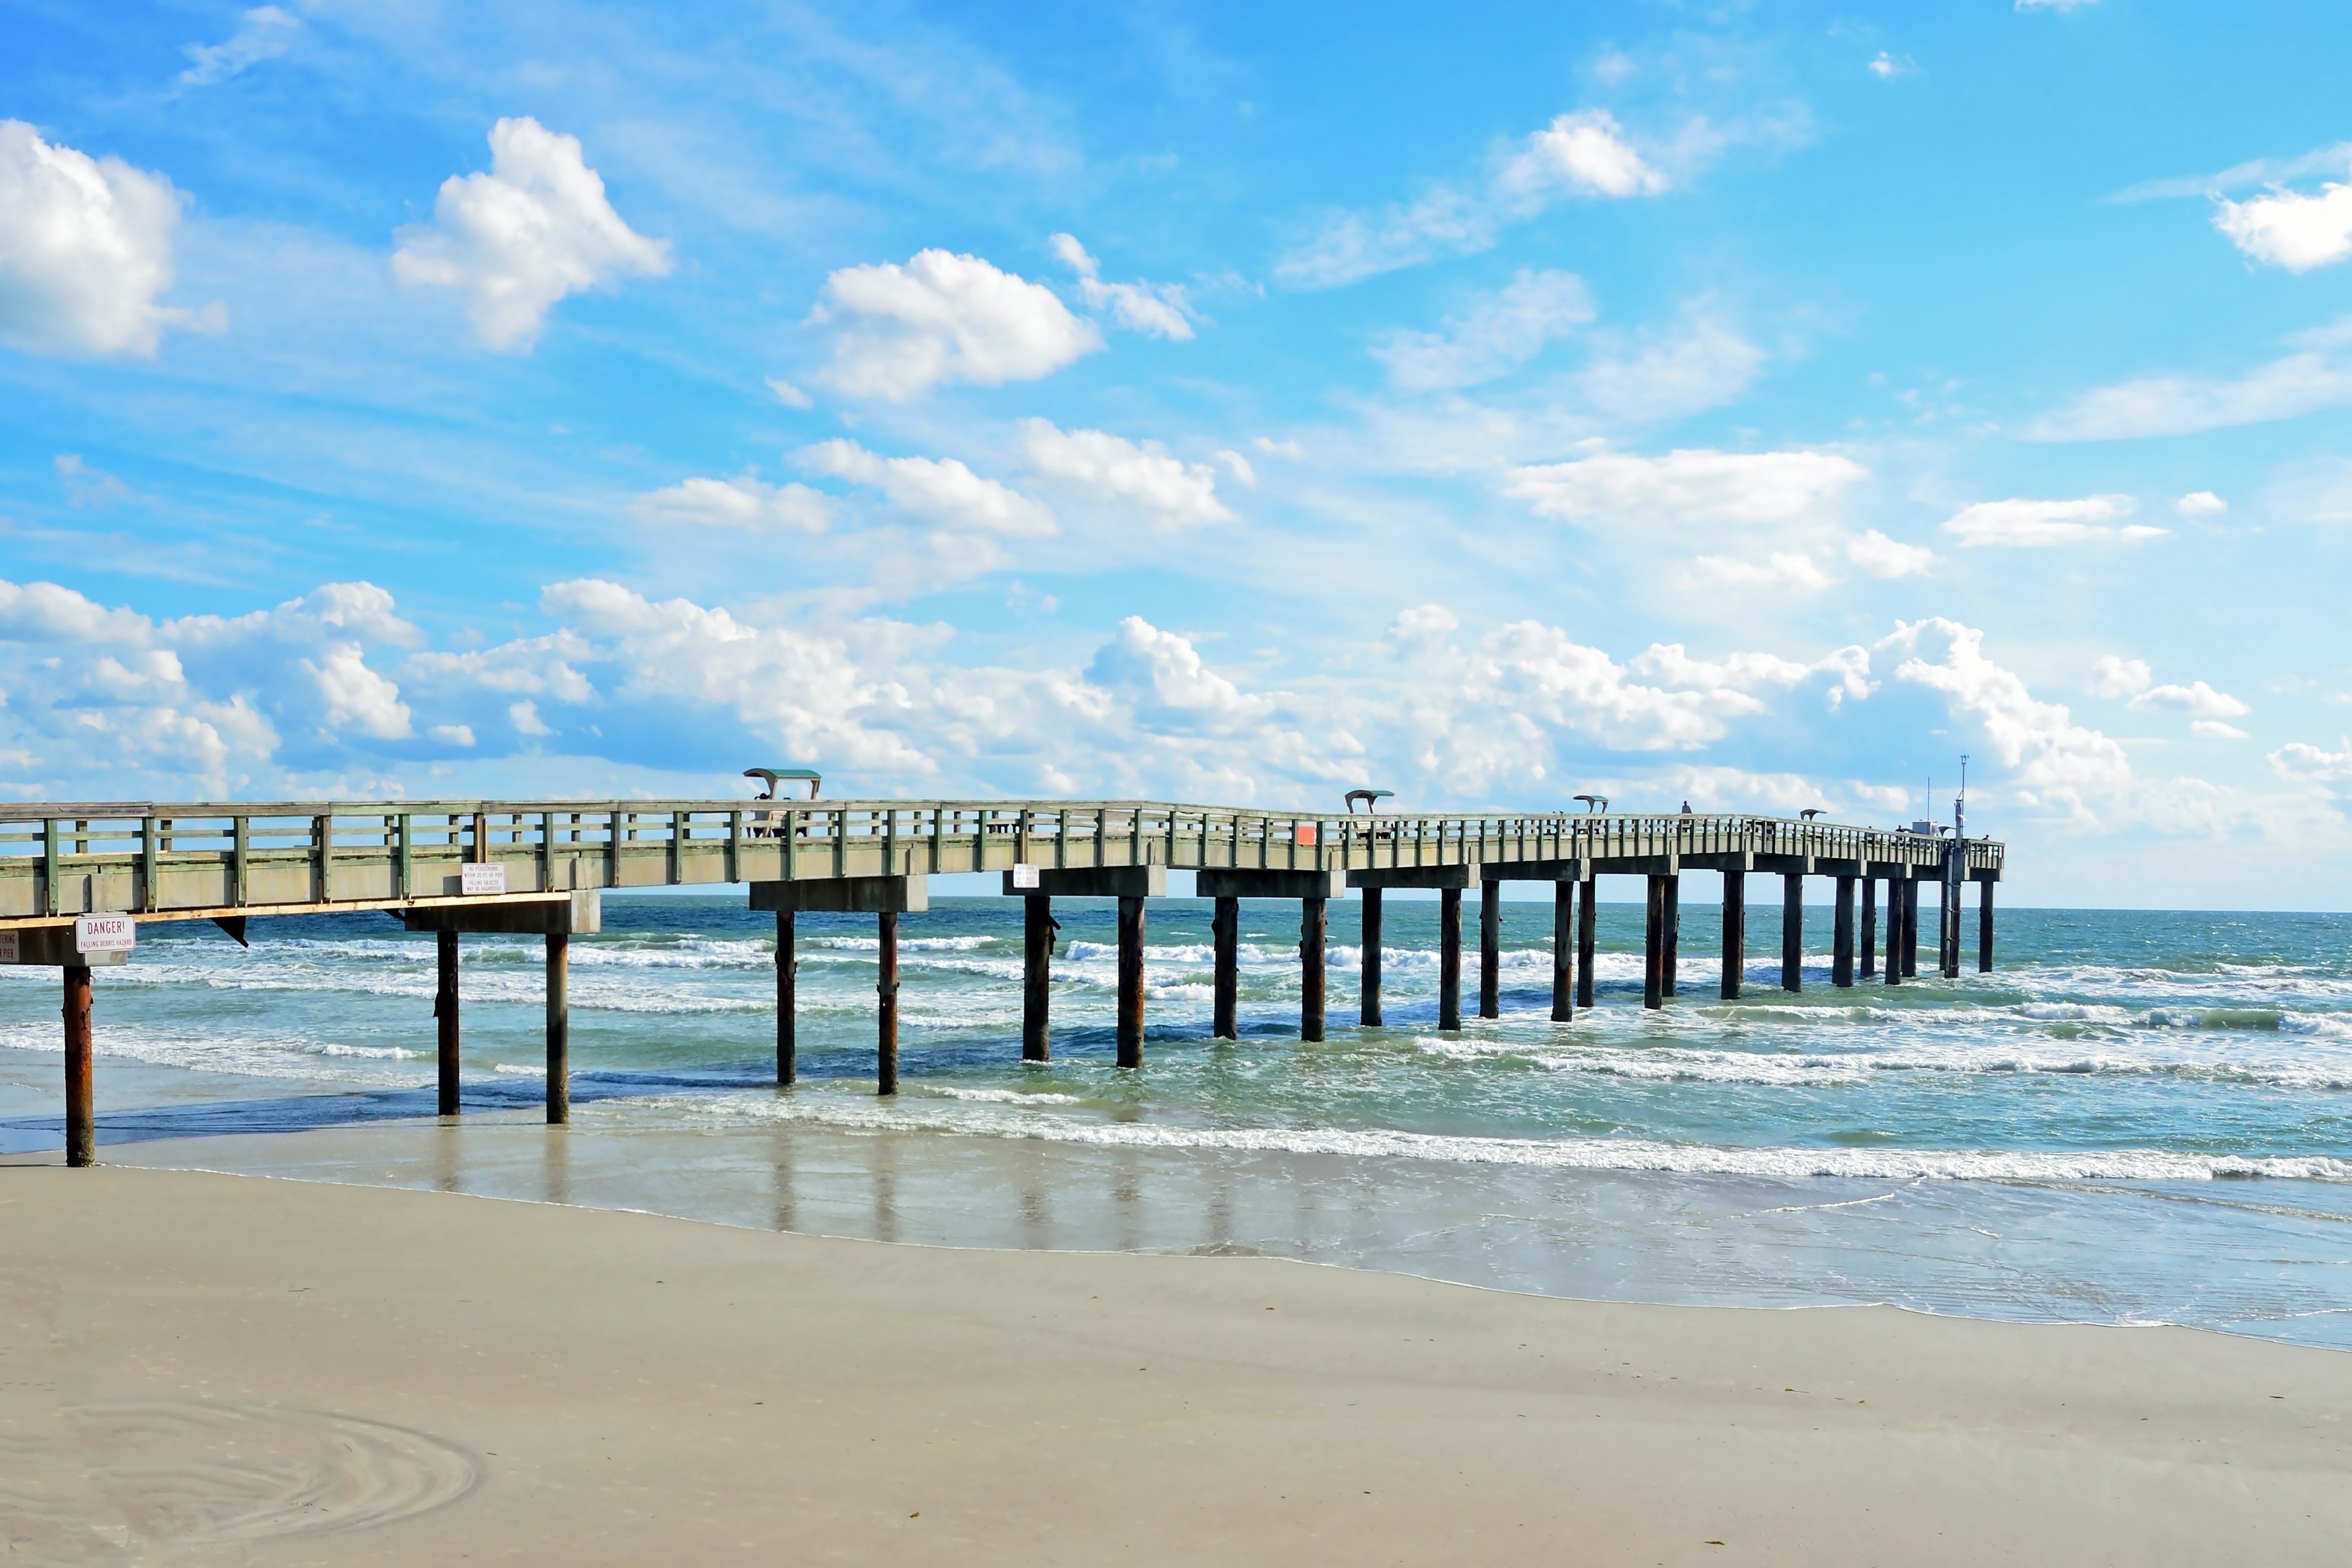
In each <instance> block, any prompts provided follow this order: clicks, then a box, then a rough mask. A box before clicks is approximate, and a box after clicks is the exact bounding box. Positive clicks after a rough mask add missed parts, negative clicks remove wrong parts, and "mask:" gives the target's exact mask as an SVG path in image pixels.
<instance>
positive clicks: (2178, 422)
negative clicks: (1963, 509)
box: [2025, 317, 2352, 441]
mask: <svg viewBox="0 0 2352 1568" xmlns="http://www.w3.org/2000/svg"><path fill="white" fill-rule="evenodd" d="M2290 342H2294V343H2295V344H2296V345H2298V346H2297V347H2296V349H2295V352H2294V353H2289V354H2284V355H2282V356H2281V357H2279V358H2277V359H2274V360H2272V361H2271V362H2269V363H2266V364H2261V365H2257V366H2255V367H2254V368H2253V369H2252V370H2250V371H2248V372H2246V373H2245V374H2243V375H2238V376H2229V377H2222V378H2218V379H2217V378H2211V377H2205V376H2189V375H2163V376H2143V377H2139V378H2137V379H2136V380H2132V381H2125V382H2118V383H2116V384H2115V385H2113V386H2103V387H2100V388H2098V389H2097V390H2096V391H2094V392H2089V393H2086V394H2084V395H2083V396H2081V397H2079V398H2077V399H2076V400H2075V401H2074V402H2073V403H2071V404H2069V405H2066V406H2065V407H2063V408H2061V409H2059V410H2057V411H2056V412H2054V413H2052V414H2049V415H2046V416H2043V417H2042V418H2041V419H2039V420H2037V421H2035V422H2034V423H2033V424H2032V426H2028V428H2027V430H2026V432H2025V434H2026V435H2027V437H2029V438H2031V439H2032V440H2036V441H2129V440H2138V439H2144V438H2146V437H2155V436H2188V435H2193V434H2195V433H2196V432H2198V431H2200V430H2219V429H2222V428H2225V427H2227V426H2233V425H2260V424H2265V423H2268V422H2269V421H2272V420H2275V419H2292V418H2294V417H2295V416H2298V415H2304V414H2309V413H2312V412H2313V411H2314V410H2316V409H2321V408H2332V407H2334V406H2336V405H2337V404H2340V403H2347V402H2352V317H2346V318H2344V319H2343V320H2341V321H2336V322H2333V323H2331V324H2330V325H2328V326H2326V327H2320V328H2315V329H2314V330H2313V331H2307V332H2303V333H2300V334H2298V335H2297V336H2296V337H2294V338H2293V339H2291V340H2290Z"/></svg>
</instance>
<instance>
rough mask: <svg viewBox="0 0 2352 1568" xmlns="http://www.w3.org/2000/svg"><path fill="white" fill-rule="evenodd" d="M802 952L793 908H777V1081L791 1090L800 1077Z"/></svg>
mask: <svg viewBox="0 0 2352 1568" xmlns="http://www.w3.org/2000/svg"><path fill="white" fill-rule="evenodd" d="M800 973H801V960H800V952H799V950H798V948H797V946H796V945H795V943H794V942H793V911H792V910H789V909H780V910H777V911H776V1082H777V1083H778V1084H780V1085H782V1087H784V1088H787V1089H789V1088H790V1087H792V1085H793V1082H794V1081H795V1080H797V1079H799V1077H800V1003H799V996H798V992H799V989H800Z"/></svg>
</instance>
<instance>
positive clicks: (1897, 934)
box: [1886, 877, 1907, 985]
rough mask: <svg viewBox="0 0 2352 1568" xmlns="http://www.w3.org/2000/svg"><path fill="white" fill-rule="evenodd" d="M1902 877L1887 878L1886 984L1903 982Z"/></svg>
mask: <svg viewBox="0 0 2352 1568" xmlns="http://www.w3.org/2000/svg"><path fill="white" fill-rule="evenodd" d="M1906 886H1907V884H1906V882H1905V881H1904V879H1902V878H1900V877H1889V878H1887V879H1886V984H1889V985H1900V984H1903V889H1904V888H1905V887H1906Z"/></svg>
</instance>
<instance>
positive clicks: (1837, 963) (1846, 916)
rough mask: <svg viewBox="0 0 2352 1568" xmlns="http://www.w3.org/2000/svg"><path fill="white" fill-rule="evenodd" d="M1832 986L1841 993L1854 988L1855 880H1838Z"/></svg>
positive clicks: (1831, 974) (1831, 952)
mask: <svg viewBox="0 0 2352 1568" xmlns="http://www.w3.org/2000/svg"><path fill="white" fill-rule="evenodd" d="M1831 944H1832V945H1831V948H1830V984H1832V985H1834V986H1836V987H1837V988H1838V989H1839V990H1841V991H1850V990H1852V989H1853V878H1852V877H1840V878H1839V879H1837V918H1836V920H1835V921H1834V922H1833V924H1832V936H1831Z"/></svg>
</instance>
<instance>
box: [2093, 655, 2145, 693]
mask: <svg viewBox="0 0 2352 1568" xmlns="http://www.w3.org/2000/svg"><path fill="white" fill-rule="evenodd" d="M2155 684H2156V671H2154V670H2153V669H2151V668H2148V663H2147V660H2146V659H2144V658H2124V657H2123V656H2122V655H2120V654H2113V653H2111V654H2108V655H2106V656H2105V657H2104V658H2101V659H2100V660H2099V662H2098V663H2096V664H2095V665H2093V666H2092V667H2091V689H2092V691H2093V692H2095V694H2097V695H2098V696H2101V697H2137V696H2138V695H2139V694H2140V693H2141V692H2143V691H2146V690H2147V689H2148V688H2149V687H2150V686H2153V685H2155Z"/></svg>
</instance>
